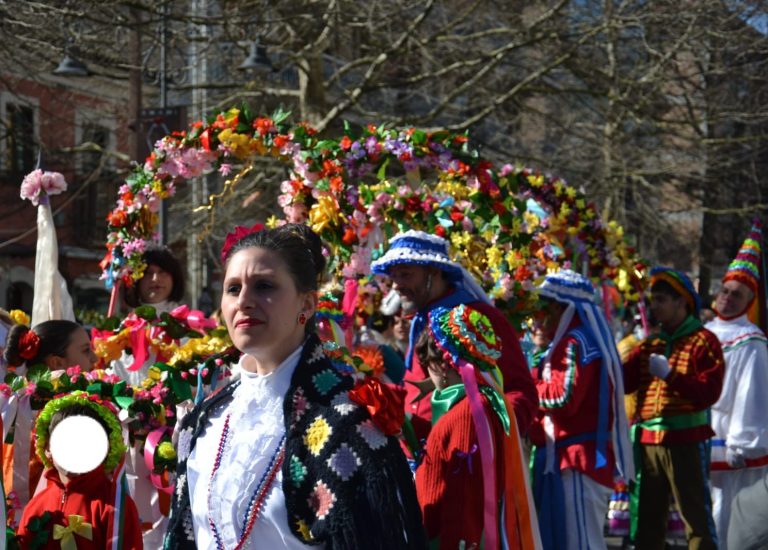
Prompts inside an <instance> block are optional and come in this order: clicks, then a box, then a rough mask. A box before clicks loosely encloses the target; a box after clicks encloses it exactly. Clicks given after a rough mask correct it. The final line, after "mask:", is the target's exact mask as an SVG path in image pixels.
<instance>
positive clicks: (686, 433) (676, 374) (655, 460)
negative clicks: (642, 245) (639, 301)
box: [624, 267, 725, 550]
mask: <svg viewBox="0 0 768 550" xmlns="http://www.w3.org/2000/svg"><path fill="white" fill-rule="evenodd" d="M700 307H701V301H700V298H699V295H698V293H697V292H696V290H695V289H694V287H693V283H692V282H691V280H690V279H689V278H688V277H687V276H686V275H685V274H684V273H681V272H680V271H676V270H674V269H670V268H666V267H657V268H654V269H653V270H651V312H652V313H653V317H654V319H656V321H657V322H658V323H659V324H660V325H661V332H659V334H658V335H657V336H651V337H648V338H646V339H645V340H643V341H642V342H641V344H640V346H638V347H637V348H636V349H635V350H634V351H633V352H632V353H631V354H630V356H629V358H628V359H627V361H626V362H625V363H624V383H625V388H624V389H625V391H626V392H627V393H631V392H634V391H637V412H636V413H635V419H634V425H633V428H632V429H633V434H632V435H633V440H634V446H635V464H636V465H637V469H638V475H637V478H636V485H635V493H634V495H633V498H636V502H637V505H636V510H637V512H636V514H634V517H633V526H632V534H634V541H635V544H636V545H637V548H643V549H645V548H648V549H656V548H658V549H663V548H664V547H665V544H666V543H665V538H666V534H667V513H668V503H669V500H670V492H671V494H672V495H673V496H674V497H675V501H676V502H677V504H678V506H679V508H680V515H681V516H682V518H683V522H684V523H685V535H686V539H687V541H688V547H689V548H697V549H702V550H707V549H715V548H717V534H716V532H715V525H714V521H713V519H712V505H711V498H710V491H709V445H708V440H709V438H711V437H712V435H713V434H714V432H713V431H712V428H711V427H710V422H709V408H710V407H711V406H712V405H713V404H714V403H715V402H716V401H717V399H718V397H720V390H721V389H722V386H723V375H724V370H725V363H724V360H723V352H722V348H721V346H720V342H719V341H718V340H717V337H716V336H715V335H714V334H712V333H711V332H710V331H708V330H707V329H705V328H704V327H703V326H702V324H701V321H699V309H700Z"/></svg>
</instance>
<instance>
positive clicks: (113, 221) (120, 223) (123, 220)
mask: <svg viewBox="0 0 768 550" xmlns="http://www.w3.org/2000/svg"><path fill="white" fill-rule="evenodd" d="M107 222H108V223H109V225H111V226H112V227H125V226H126V225H127V224H128V214H126V213H125V211H124V210H120V209H118V208H115V209H114V210H113V211H112V212H110V213H109V214H107Z"/></svg>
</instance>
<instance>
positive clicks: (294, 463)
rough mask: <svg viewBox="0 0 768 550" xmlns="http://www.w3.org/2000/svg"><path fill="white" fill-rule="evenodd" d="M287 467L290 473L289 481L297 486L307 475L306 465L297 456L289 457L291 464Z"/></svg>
mask: <svg viewBox="0 0 768 550" xmlns="http://www.w3.org/2000/svg"><path fill="white" fill-rule="evenodd" d="M288 468H289V471H290V473H291V481H292V482H293V484H294V485H295V486H296V487H298V486H299V485H301V484H302V482H303V481H304V479H305V478H306V477H307V467H306V466H304V464H302V463H301V460H299V457H297V456H295V455H294V456H292V457H291V464H290V466H289V467H288Z"/></svg>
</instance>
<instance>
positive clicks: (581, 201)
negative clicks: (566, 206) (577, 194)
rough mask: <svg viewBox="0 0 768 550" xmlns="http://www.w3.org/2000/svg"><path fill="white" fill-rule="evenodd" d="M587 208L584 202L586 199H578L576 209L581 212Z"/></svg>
mask: <svg viewBox="0 0 768 550" xmlns="http://www.w3.org/2000/svg"><path fill="white" fill-rule="evenodd" d="M585 206H586V203H585V202H584V199H576V208H578V209H579V210H584V207H585Z"/></svg>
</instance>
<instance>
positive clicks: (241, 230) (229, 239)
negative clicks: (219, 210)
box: [221, 223, 264, 263]
mask: <svg viewBox="0 0 768 550" xmlns="http://www.w3.org/2000/svg"><path fill="white" fill-rule="evenodd" d="M263 229H264V224H262V223H256V224H254V225H253V226H251V227H245V226H243V225H237V226H235V230H234V231H232V232H230V233H227V236H226V238H225V239H224V246H222V247H221V263H224V262H226V261H227V258H228V257H229V251H230V250H232V247H233V246H235V245H236V244H237V243H239V242H240V240H241V239H242V238H243V237H246V236H248V235H250V234H251V233H258V232H259V231H262V230H263Z"/></svg>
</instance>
